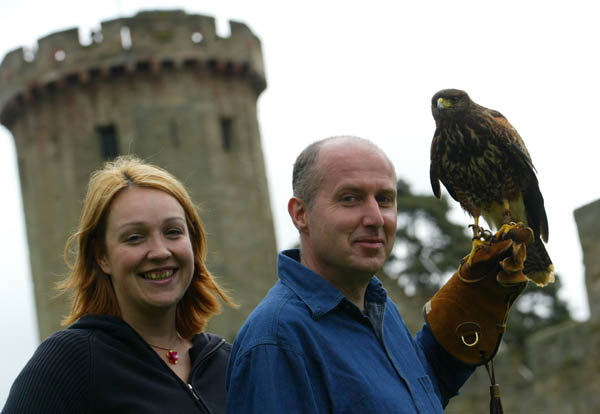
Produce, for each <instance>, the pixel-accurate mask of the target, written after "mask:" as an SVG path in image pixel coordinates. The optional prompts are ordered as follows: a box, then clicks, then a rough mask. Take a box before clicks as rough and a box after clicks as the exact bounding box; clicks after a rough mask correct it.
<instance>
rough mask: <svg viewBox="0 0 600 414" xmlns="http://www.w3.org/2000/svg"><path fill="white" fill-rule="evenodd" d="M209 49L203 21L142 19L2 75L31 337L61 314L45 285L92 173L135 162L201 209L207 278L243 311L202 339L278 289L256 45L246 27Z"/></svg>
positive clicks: (1, 104) (51, 327)
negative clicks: (180, 185)
mask: <svg viewBox="0 0 600 414" xmlns="http://www.w3.org/2000/svg"><path fill="white" fill-rule="evenodd" d="M230 26H231V36H230V37H229V38H221V37H218V36H217V34H216V30H215V21H214V19H213V18H212V17H207V16H201V15H193V14H186V13H185V12H183V11H151V12H141V13H138V14H137V15H136V16H134V17H130V18H120V19H115V20H110V21H106V22H103V23H102V24H101V31H100V32H98V33H95V34H94V35H93V39H94V41H93V42H92V44H90V45H89V46H82V45H81V44H80V43H79V40H78V30H77V29H71V30H66V31H62V32H58V33H53V34H50V35H48V36H46V37H44V38H42V39H40V40H39V42H38V46H39V47H38V50H37V52H36V54H35V56H33V57H32V58H30V59H24V52H23V50H22V49H17V50H14V51H12V52H10V53H8V54H7V55H6V56H5V58H4V60H3V61H2V64H1V65H0V122H1V123H2V124H3V125H5V126H6V127H7V128H8V129H9V130H10V131H11V133H12V135H13V137H14V140H15V143H16V148H17V156H18V165H19V174H20V179H21V191H22V194H23V204H24V209H25V219H26V226H27V238H28V242H29V250H30V260H31V270H32V276H33V281H34V289H35V301H36V308H37V316H38V322H39V330H40V332H39V333H40V337H41V338H42V339H44V338H45V337H47V336H48V335H49V334H51V333H52V332H54V331H55V330H57V329H59V328H60V325H59V323H60V320H61V319H62V317H63V316H64V315H65V314H66V313H67V305H66V300H65V298H64V297H59V298H56V297H55V291H54V284H55V282H57V281H58V280H60V279H61V278H62V277H63V276H64V275H65V274H66V271H67V268H66V266H65V265H64V263H63V260H62V249H63V246H64V245H65V242H66V239H67V237H68V235H69V234H71V233H72V232H73V231H74V229H75V228H76V225H77V221H78V219H79V214H80V210H81V201H82V199H83V197H84V195H85V190H86V184H87V181H88V178H89V175H90V173H91V172H92V171H93V170H95V169H97V168H99V167H100V166H101V164H102V163H103V162H104V161H105V160H107V159H112V158H113V157H114V156H116V155H118V154H128V153H133V154H136V155H138V156H140V157H141V158H143V159H146V160H148V161H150V162H152V163H155V164H157V165H160V166H162V167H164V168H166V169H167V170H168V171H170V172H172V173H173V174H175V175H176V176H177V177H178V178H179V179H181V180H182V181H183V182H184V184H185V185H186V186H187V187H188V189H189V190H190V192H191V194H192V197H193V199H194V200H195V201H197V202H198V203H199V204H200V205H201V210H202V214H201V215H202V218H203V221H204V224H205V227H206V230H207V236H208V249H209V257H208V266H209V269H211V271H212V272H213V273H214V274H215V275H216V276H217V277H218V279H219V281H220V282H221V283H222V284H223V285H224V286H225V287H226V288H228V289H230V290H231V291H232V293H233V296H234V297H235V299H236V301H237V302H238V303H239V304H240V305H241V308H240V309H239V310H230V309H225V310H224V312H223V314H222V315H220V316H218V317H216V318H215V319H214V320H213V321H211V324H210V327H209V329H210V330H211V331H214V332H217V333H220V334H222V335H224V336H226V337H228V338H230V339H232V338H233V336H234V335H235V333H236V332H237V329H238V328H239V326H240V325H241V324H242V322H243V321H244V320H245V318H246V316H247V315H248V313H249V312H250V311H251V310H252V309H253V308H254V307H255V306H256V304H257V303H258V302H259V301H260V299H261V298H262V297H263V296H264V294H265V293H266V291H267V289H268V288H269V287H270V286H271V285H272V284H273V282H274V280H275V260H276V243H275V235H274V229H273V221H272V217H271V210H270V202H269V194H268V188H267V180H266V174H265V167H264V160H263V155H262V148H261V140H260V133H259V127H258V122H257V114H256V102H257V99H258V96H259V95H260V93H261V92H262V91H263V90H264V89H265V87H266V83H265V75H264V69H263V60H262V51H261V45H260V41H259V39H258V38H257V37H256V36H255V35H254V34H252V33H251V31H250V30H249V29H248V27H247V26H246V25H244V24H242V23H237V22H230Z"/></svg>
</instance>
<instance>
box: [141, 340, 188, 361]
mask: <svg viewBox="0 0 600 414" xmlns="http://www.w3.org/2000/svg"><path fill="white" fill-rule="evenodd" d="M180 339H181V337H180V336H179V334H177V342H179V340H180ZM148 345H150V346H151V347H153V348H158V349H162V350H163V351H167V353H166V354H165V357H166V358H167V361H169V364H171V365H176V364H177V362H178V361H179V354H178V353H177V351H174V350H173V349H172V348H163V347H162V346H158V345H153V344H151V343H150V342H148ZM176 345H177V344H176Z"/></svg>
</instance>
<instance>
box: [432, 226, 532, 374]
mask: <svg viewBox="0 0 600 414" xmlns="http://www.w3.org/2000/svg"><path fill="white" fill-rule="evenodd" d="M532 234H533V232H532V231H531V229H529V228H526V227H522V226H519V227H516V228H514V229H513V230H511V231H510V232H509V233H507V234H506V235H504V237H503V238H499V239H497V240H496V238H492V239H491V241H490V242H486V243H485V244H484V245H483V246H482V247H481V248H480V249H479V250H477V252H476V253H475V255H474V257H473V259H472V262H471V265H468V264H467V263H465V262H463V263H461V265H460V268H459V269H458V271H457V272H456V273H455V274H454V275H453V276H452V277H451V278H450V280H449V281H448V282H447V283H446V284H445V285H444V286H442V288H441V289H440V290H439V291H438V292H437V293H436V294H435V295H434V296H433V298H432V299H431V300H430V301H429V302H427V304H426V305H425V319H426V321H427V323H428V324H429V326H430V328H431V331H432V332H433V334H434V336H435V338H436V339H437V341H438V342H439V343H440V344H441V345H442V346H443V347H444V349H446V350H447V351H448V352H449V353H450V354H452V355H453V356H454V357H455V358H457V359H458V360H460V361H462V362H464V363H467V364H470V365H481V364H484V363H486V362H487V361H489V360H490V359H492V358H493V357H494V355H495V354H496V352H497V351H498V346H499V345H500V340H501V339H502V334H504V332H505V330H506V320H507V318H508V311H509V310H510V307H511V306H512V304H513V303H514V301H515V299H517V297H518V296H519V295H520V294H521V292H523V290H524V289H525V287H526V285H527V278H526V277H525V275H524V274H523V263H524V262H525V258H526V248H525V243H527V242H528V241H529V240H531V237H532Z"/></svg>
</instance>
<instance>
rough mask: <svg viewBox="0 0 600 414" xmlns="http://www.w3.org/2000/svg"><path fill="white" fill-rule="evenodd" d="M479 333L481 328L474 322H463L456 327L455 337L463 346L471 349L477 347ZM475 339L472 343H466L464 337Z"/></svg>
mask: <svg viewBox="0 0 600 414" xmlns="http://www.w3.org/2000/svg"><path fill="white" fill-rule="evenodd" d="M479 332H481V327H480V326H479V325H478V324H476V323H475V322H464V323H461V324H460V325H458V326H457V327H456V336H458V337H459V338H460V340H461V341H462V343H463V344H464V345H465V346H468V347H469V348H470V347H473V346H475V345H477V343H478V342H479ZM473 336H475V338H474V339H473V340H472V341H467V339H465V337H467V338H469V337H473Z"/></svg>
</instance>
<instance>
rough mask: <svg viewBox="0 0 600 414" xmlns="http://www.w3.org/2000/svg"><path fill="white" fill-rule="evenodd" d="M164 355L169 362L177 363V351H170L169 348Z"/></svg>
mask: <svg viewBox="0 0 600 414" xmlns="http://www.w3.org/2000/svg"><path fill="white" fill-rule="evenodd" d="M165 356H166V357H167V360H168V361H169V363H170V364H173V365H175V364H177V361H179V354H178V353H177V351H172V350H170V349H169V350H168V351H167V354H166V355H165Z"/></svg>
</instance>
